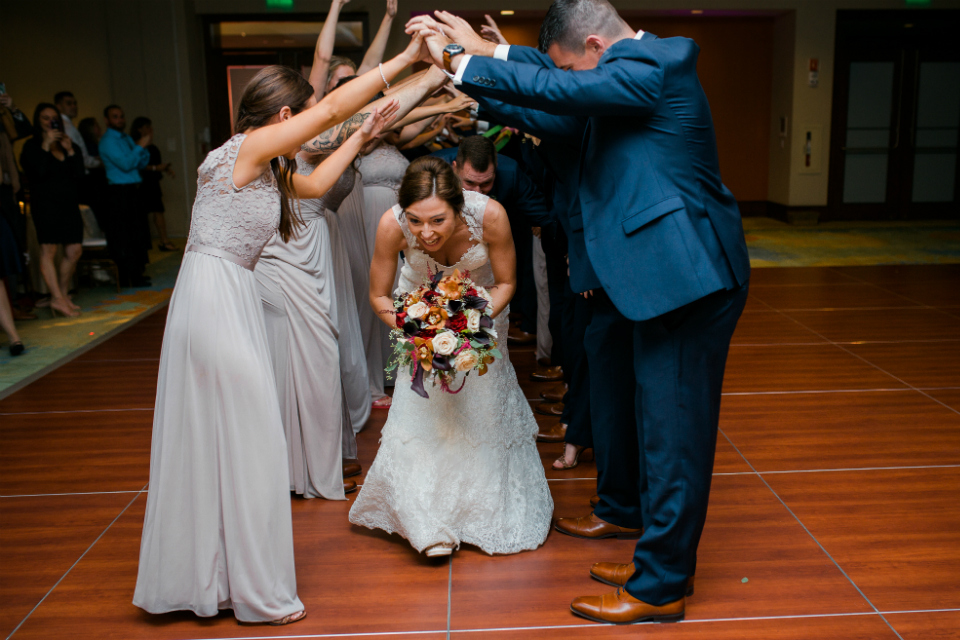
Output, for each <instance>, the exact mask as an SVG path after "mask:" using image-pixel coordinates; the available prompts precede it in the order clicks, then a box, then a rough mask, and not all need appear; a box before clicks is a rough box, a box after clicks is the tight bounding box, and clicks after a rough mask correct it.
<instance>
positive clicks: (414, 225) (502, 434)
mask: <svg viewBox="0 0 960 640" xmlns="http://www.w3.org/2000/svg"><path fill="white" fill-rule="evenodd" d="M398 201H399V204H397V205H396V206H394V207H393V209H391V210H390V211H388V212H386V213H385V214H384V215H383V217H382V218H381V220H380V225H379V227H378V229H377V242H376V248H375V251H374V256H373V264H372V267H371V270H370V301H371V304H372V305H373V307H374V309H375V310H376V312H377V316H378V317H379V318H380V319H381V320H382V321H383V322H384V323H386V324H387V325H388V326H390V327H393V326H395V323H396V316H395V311H394V307H393V295H392V292H391V291H390V289H391V287H392V286H393V283H394V276H395V275H396V265H397V257H398V256H399V254H400V252H401V251H403V253H404V256H405V258H406V261H405V262H404V265H403V268H402V270H401V272H400V284H399V287H398V289H397V292H408V291H413V290H415V289H416V288H417V287H418V286H419V285H420V284H422V283H423V282H424V281H426V280H427V279H429V277H430V275H431V274H433V273H437V272H439V271H442V272H444V273H450V274H452V273H453V271H454V269H459V270H460V272H461V273H466V274H468V275H469V277H470V278H472V279H473V280H474V282H476V283H477V284H479V285H482V286H484V287H486V288H487V290H488V291H489V292H490V294H491V296H492V297H493V309H494V314H493V315H494V317H495V318H496V319H495V321H494V328H495V330H496V332H497V333H498V335H499V336H501V338H500V340H499V345H498V348H499V349H500V351H501V352H502V353H503V359H502V360H498V361H497V362H496V363H495V364H493V365H491V366H490V369H489V372H488V373H487V374H486V375H484V376H483V377H474V376H470V377H469V378H468V379H467V380H466V381H465V386H464V388H463V390H462V391H461V392H460V393H458V394H456V395H454V394H450V393H445V392H442V391H440V388H439V387H434V388H433V389H432V391H431V393H430V398H429V399H427V398H421V397H420V396H419V395H417V394H416V393H414V392H413V390H412V389H411V388H410V379H409V376H405V375H402V374H400V375H398V379H397V382H396V389H395V392H394V396H393V406H392V407H391V409H390V413H389V415H388V417H387V422H386V424H385V425H384V427H383V433H382V438H381V442H380V450H379V452H378V453H377V458H376V460H374V462H373V466H371V467H370V471H369V473H368V474H367V477H366V480H365V481H364V483H363V488H362V489H361V491H360V495H359V496H358V497H357V500H356V502H355V503H354V505H353V508H352V509H350V522H352V523H354V524H358V525H363V526H365V527H369V528H371V529H383V530H385V531H387V532H389V533H399V534H400V535H402V536H403V537H404V538H406V539H407V540H408V541H409V542H410V544H411V545H412V546H413V547H414V548H415V549H416V550H417V551H420V552H425V553H426V555H428V556H443V555H450V553H452V551H453V549H454V548H457V547H459V545H460V544H461V543H468V544H472V545H476V546H478V547H480V548H481V549H482V550H483V551H485V552H487V553H490V554H495V553H498V554H507V553H517V552H520V551H526V550H530V549H536V548H537V547H538V546H540V545H541V544H543V541H544V540H546V538H547V533H548V532H549V529H550V519H551V517H552V514H553V500H552V498H551V497H550V490H549V488H548V486H547V480H546V478H545V477H544V474H543V465H542V463H541V461H540V455H539V454H538V452H537V448H536V435H537V423H536V421H535V420H534V417H533V413H532V412H531V411H530V406H529V405H528V404H527V400H526V398H525V397H524V395H523V392H522V391H521V390H520V385H519V384H518V383H517V376H516V373H515V372H514V370H513V365H512V364H510V356H509V354H508V352H507V341H506V335H507V323H508V320H507V316H508V315H509V310H508V307H507V304H508V303H509V302H510V298H511V297H512V296H513V293H514V290H515V288H516V255H515V253H514V247H513V239H512V237H511V235H510V223H509V221H508V220H507V215H506V212H505V211H504V209H503V207H502V206H500V205H499V204H498V203H497V202H496V201H494V200H491V199H489V198H488V197H486V196H484V195H482V194H479V193H474V192H471V191H463V190H462V187H461V185H460V180H459V179H458V178H457V176H456V174H454V172H453V169H452V168H451V167H450V165H448V164H447V163H446V162H444V161H443V160H441V159H439V158H434V157H430V156H427V157H423V158H419V159H418V160H416V161H414V162H413V163H412V164H411V165H410V166H409V167H408V168H407V171H406V173H405V174H404V177H403V182H402V183H401V186H400V190H399V193H398ZM447 265H449V266H447Z"/></svg>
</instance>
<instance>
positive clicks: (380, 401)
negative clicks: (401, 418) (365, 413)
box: [373, 396, 393, 409]
mask: <svg viewBox="0 0 960 640" xmlns="http://www.w3.org/2000/svg"><path fill="white" fill-rule="evenodd" d="M392 404H393V398H391V397H390V396H383V397H382V398H377V399H376V400H374V401H373V408H374V409H389V408H390V405H392Z"/></svg>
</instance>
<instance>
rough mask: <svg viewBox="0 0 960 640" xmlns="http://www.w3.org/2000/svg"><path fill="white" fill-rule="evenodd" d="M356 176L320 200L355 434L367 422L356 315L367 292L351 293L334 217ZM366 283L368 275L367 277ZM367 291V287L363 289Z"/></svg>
mask: <svg viewBox="0 0 960 640" xmlns="http://www.w3.org/2000/svg"><path fill="white" fill-rule="evenodd" d="M356 180H357V172H356V170H355V169H353V167H351V168H349V169H347V170H346V171H345V172H344V174H343V176H341V179H340V181H339V182H337V184H336V185H335V186H334V187H333V188H332V189H330V191H328V192H327V193H326V194H324V196H323V202H324V205H325V206H326V207H327V214H326V216H325V218H324V219H325V220H326V222H327V229H328V230H329V232H330V259H331V262H332V263H333V287H334V302H335V303H336V318H337V329H338V330H339V332H340V340H339V342H340V381H341V385H342V387H343V393H344V397H345V398H346V401H347V411H348V413H349V414H350V423H351V425H352V427H353V431H354V433H358V432H359V431H360V430H361V429H363V427H364V425H365V424H366V423H367V420H368V419H369V418H370V410H371V403H370V375H369V373H368V370H367V357H366V349H365V348H364V342H363V332H362V330H361V324H360V315H359V308H360V306H359V300H363V301H364V303H365V304H366V306H367V308H370V304H369V303H368V302H366V301H367V299H368V297H369V294H368V292H367V289H363V290H355V289H354V274H353V271H352V269H351V265H350V250H349V249H348V247H347V245H346V241H345V235H347V234H345V233H344V232H343V231H342V226H343V224H342V222H341V216H340V215H339V214H338V213H337V212H338V210H339V209H340V208H341V206H342V204H343V201H344V200H345V199H346V198H347V196H349V195H350V193H351V192H352V191H353V187H354V184H355V182H356ZM367 278H368V280H369V275H368V276H367ZM366 286H367V288H369V284H367V285H366Z"/></svg>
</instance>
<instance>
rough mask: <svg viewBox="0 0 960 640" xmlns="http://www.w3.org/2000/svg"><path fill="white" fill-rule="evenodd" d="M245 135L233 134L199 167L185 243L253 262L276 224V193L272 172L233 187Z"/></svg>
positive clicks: (267, 171) (277, 205) (277, 210)
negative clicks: (187, 239)
mask: <svg viewBox="0 0 960 640" xmlns="http://www.w3.org/2000/svg"><path fill="white" fill-rule="evenodd" d="M246 137H247V136H246V135H245V134H242V133H240V134H237V135H235V136H233V137H232V138H230V139H229V140H228V141H227V142H226V144H224V145H223V146H222V147H219V148H217V149H214V150H213V151H211V152H210V153H209V154H208V155H207V158H206V160H204V161H203V164H202V165H200V169H199V170H198V171H197V173H198V174H199V176H198V178H197V199H196V200H195V201H194V203H193V218H192V220H191V222H190V237H189V243H190V244H198V245H204V246H207V247H213V248H215V249H220V250H222V251H227V252H229V253H232V254H234V255H236V256H239V257H241V258H243V259H244V260H249V261H250V262H256V260H257V258H258V257H259V256H260V252H261V251H262V250H263V246H264V245H265V244H266V243H267V241H268V240H270V238H272V237H273V234H274V233H275V232H276V230H277V227H278V226H279V224H280V191H279V189H278V188H277V184H276V181H275V180H274V177H273V172H272V171H271V170H270V169H267V170H266V171H264V172H263V174H262V175H261V176H260V177H258V178H257V179H255V180H254V181H253V182H251V183H250V184H248V185H246V186H244V187H243V188H240V189H238V188H237V187H236V185H234V183H233V165H234V164H235V163H236V161H237V154H238V153H239V152H240V145H242V144H243V141H244V140H245V139H246Z"/></svg>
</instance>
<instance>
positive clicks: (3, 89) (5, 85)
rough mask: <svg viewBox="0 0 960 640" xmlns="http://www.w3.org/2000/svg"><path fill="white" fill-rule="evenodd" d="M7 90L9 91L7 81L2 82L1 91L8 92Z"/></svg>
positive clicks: (0, 84) (0, 83)
mask: <svg viewBox="0 0 960 640" xmlns="http://www.w3.org/2000/svg"><path fill="white" fill-rule="evenodd" d="M6 92H7V83H5V82H0V93H6Z"/></svg>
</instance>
